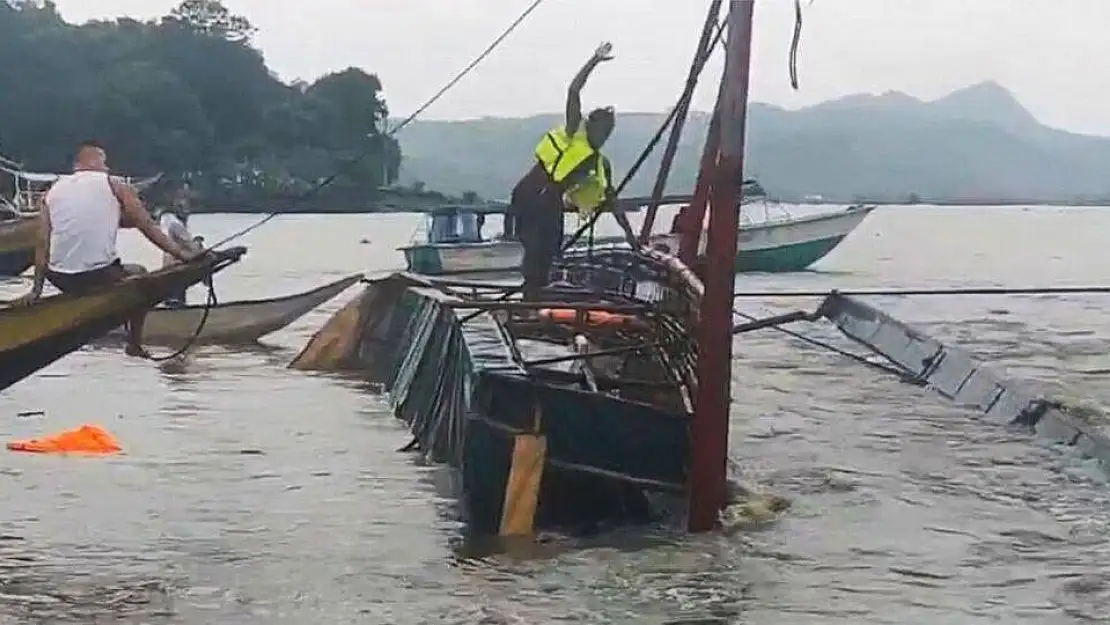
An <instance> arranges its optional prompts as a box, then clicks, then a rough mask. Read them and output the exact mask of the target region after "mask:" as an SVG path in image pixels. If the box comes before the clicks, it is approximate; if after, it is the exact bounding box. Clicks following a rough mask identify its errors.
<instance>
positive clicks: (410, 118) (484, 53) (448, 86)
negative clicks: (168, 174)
mask: <svg viewBox="0 0 1110 625" xmlns="http://www.w3.org/2000/svg"><path fill="white" fill-rule="evenodd" d="M543 2H544V0H533V2H532V4H531V5H529V6H528V8H526V9H525V10H524V11H523V12H522V13H521V14H520V15H519V16H518V17H517V18H516V19H515V20H513V22H512V23H511V24H509V27H508V28H506V29H505V30H504V31H503V32H502V33H501V34H500V35H499V36H498V37H497V38H496V39H494V40H493V43H491V44H490V45H489V46H488V47H486V49H485V50H483V51H482V53H481V54H479V55H478V56H477V57H475V59H474V60H473V61H471V62H470V64H468V65H467V66H466V67H464V68H463V69H462V71H460V72H459V73H458V74H456V75H455V77H454V78H452V79H451V80H450V81H448V82H447V84H446V85H444V86H443V88H442V89H440V90H439V91H437V92H436V93H435V95H433V96H432V97H430V98H428V100H427V101H425V102H424V104H422V105H420V107H418V108H417V109H416V111H414V112H413V113H412V115H409V116H408V117H406V118H405V119H404V120H402V121H401V122H400V123H399V124H397V125H396V126H394V127H393V128H392V129H391V130H389V131H387V132H386V133H384V136H385V137H392V136H393V135H395V134H397V133H398V132H400V130H401V129H402V128H404V127H405V126H407V125H409V123H411V122H412V121H413V120H414V119H416V118H417V117H418V116H419V115H420V114H421V113H423V112H424V111H426V110H427V109H428V107H430V106H431V105H432V104H434V103H435V102H436V101H437V100H439V99H440V98H441V97H443V95H444V94H445V93H447V92H448V91H450V90H451V88H452V87H454V86H455V85H456V84H458V82H459V81H460V80H462V79H463V78H464V77H466V75H467V74H469V73H470V72H472V71H474V69H475V68H476V67H477V66H478V64H479V63H481V62H482V61H484V60H485V59H486V58H487V57H488V56H489V55H490V54H492V53H493V51H494V50H496V49H497V47H498V46H500V45H501V43H502V42H503V41H504V40H505V39H506V38H507V37H508V36H509V35H510V34H512V32H513V31H514V30H516V29H517V27H518V26H520V24H521V23H522V22H524V20H525V18H527V17H528V16H529V15H531V13H532V12H533V11H535V10H536V9H537V8H538V7H539V6H540V5H541V4H543ZM372 153H373V151H372V150H363V151H362V152H361V153H360V154H359V155H358V156H356V157H354V158H353V159H350V160H348V161H347V162H345V163H343V164H342V165H340V166H339V168H338V169H336V171H335V172H334V173H332V174H331V175H330V176H328V177H327V178H324V179H323V180H321V181H320V182H318V183H317V184H316V185H315V186H313V187H312V188H311V189H309V190H308V191H305V192H304V193H302V194H301V195H298V196H296V197H294V198H293V200H292V201H291V202H290V203H291V204H293V205H296V204H297V203H299V202H304V201H305V200H307V199H310V198H312V197H313V196H315V195H316V194H317V193H319V192H320V191H322V190H324V189H325V188H326V187H327V186H328V185H330V184H331V183H332V182H334V181H335V179H336V178H338V177H339V176H342V175H343V174H345V173H346V172H347V171H349V170H350V168H352V167H354V166H355V165H357V164H359V163H361V162H362V161H364V160H366V158H367V157H368V156H370V155H371V154H372ZM283 212H288V211H274V212H272V213H269V214H268V215H266V216H265V217H263V218H262V219H260V220H258V221H257V222H256V223H254V224H251V225H250V226H247V227H246V228H243V229H242V230H240V231H238V232H236V233H235V234H232V235H231V236H229V237H227V238H225V239H223V240H221V241H219V242H217V243H215V244H213V245H212V246H210V247H208V248H207V250H213V249H216V248H218V247H220V246H221V245H226V244H227V243H230V242H231V241H234V240H235V239H238V238H239V237H242V236H243V235H246V234H247V233H249V232H251V231H253V230H255V229H257V228H259V227H260V226H262V225H263V224H265V223H267V222H269V221H270V220H272V219H273V218H274V217H277V216H278V215H280V214H281V213H283Z"/></svg>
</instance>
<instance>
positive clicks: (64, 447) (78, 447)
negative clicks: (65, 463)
mask: <svg viewBox="0 0 1110 625" xmlns="http://www.w3.org/2000/svg"><path fill="white" fill-rule="evenodd" d="M8 449H10V450H12V451H26V452H31V453H39V454H114V453H119V452H120V451H122V450H121V448H120V446H119V443H117V442H116V439H114V438H112V435H111V434H109V433H107V432H105V431H104V428H102V427H100V426H97V425H82V426H81V427H79V428H75V429H72V430H66V431H64V432H59V433H58V434H54V435H53V436H47V437H45V438H35V439H31V440H27V441H12V442H10V443H8Z"/></svg>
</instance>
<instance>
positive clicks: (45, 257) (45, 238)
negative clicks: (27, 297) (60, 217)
mask: <svg viewBox="0 0 1110 625" xmlns="http://www.w3.org/2000/svg"><path fill="white" fill-rule="evenodd" d="M38 220H39V228H38V234H37V235H36V236H35V281H34V283H33V285H32V286H31V293H32V294H33V296H34V297H38V296H39V295H40V294H42V286H43V283H44V282H45V281H46V264H47V262H48V261H49V260H50V229H51V226H50V211H48V210H46V207H43V208H42V209H41V210H40V211H39V216H38Z"/></svg>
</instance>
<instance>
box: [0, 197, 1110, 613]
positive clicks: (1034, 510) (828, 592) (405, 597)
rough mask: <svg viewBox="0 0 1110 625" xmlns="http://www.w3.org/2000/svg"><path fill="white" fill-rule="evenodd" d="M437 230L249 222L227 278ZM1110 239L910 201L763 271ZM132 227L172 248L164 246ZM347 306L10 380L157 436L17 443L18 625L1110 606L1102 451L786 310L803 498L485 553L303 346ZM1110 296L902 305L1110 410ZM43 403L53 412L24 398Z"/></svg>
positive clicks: (1051, 251) (333, 268)
mask: <svg viewBox="0 0 1110 625" xmlns="http://www.w3.org/2000/svg"><path fill="white" fill-rule="evenodd" d="M251 220H252V218H251V217H246V216H235V217H231V216H202V217H198V218H196V219H195V221H196V225H195V226H194V227H195V229H196V230H198V231H199V232H202V233H203V234H205V235H207V236H208V238H209V239H210V240H214V239H215V238H217V237H219V236H220V235H221V234H225V233H230V232H233V231H235V230H236V229H238V228H239V227H242V226H243V225H245V224H246V223H248V222H250V221H251ZM415 223H416V218H414V217H413V216H406V215H396V216H385V217H375V218H368V217H361V216H342V217H289V218H283V219H278V220H275V221H274V222H272V223H271V224H269V225H267V226H266V227H264V228H262V229H260V230H258V231H256V232H254V233H252V234H251V235H250V236H249V237H248V238H247V240H246V243H247V244H248V245H250V246H251V252H250V254H249V255H248V257H247V258H246V259H245V260H244V261H243V262H242V263H241V264H240V265H238V266H235V267H233V268H231V269H229V270H228V271H226V272H225V273H224V274H221V275H220V276H219V278H218V279H217V284H218V289H219V294H220V296H221V299H223V300H231V299H241V298H251V297H265V296H273V295H278V294H283V293H289V292H295V291H299V290H302V289H305V288H308V287H310V286H315V285H317V284H320V283H323V282H325V281H328V280H330V279H332V278H334V277H337V276H339V275H343V274H346V273H349V272H351V271H352V270H355V271H357V270H360V269H368V270H372V271H378V270H386V269H390V268H394V267H397V266H399V264H400V257H399V255H398V254H396V253H395V252H393V251H392V250H393V248H394V247H395V246H396V245H397V244H400V243H403V242H405V241H407V239H408V238H409V236H410V234H411V231H412V228H413V227H414V225H415ZM363 238H365V239H367V240H368V243H360V239H363ZM1108 245H1110V212H1107V211H1099V210H1080V209H1074V210H1065V209H1004V210H990V209H930V208H891V209H882V210H879V211H877V212H876V213H875V214H874V215H872V216H871V217H870V218H869V219H868V220H867V221H866V222H865V223H864V225H863V226H862V227H861V228H860V230H859V231H857V232H856V233H855V234H854V235H853V236H852V238H851V239H849V241H848V242H846V243H845V244H844V245H843V246H842V248H840V249H839V250H837V251H836V252H835V253H834V254H833V255H831V256H829V257H828V258H827V259H826V260H825V261H823V262H822V263H821V264H820V266H819V270H820V271H818V272H812V273H807V274H801V275H793V276H778V277H775V276H754V277H752V276H749V277H741V278H740V279H739V281H738V284H739V285H740V288H741V289H763V288H768V289H770V288H777V289H813V288H833V287H839V288H851V287H872V286H902V287H908V286H922V285H932V286H956V285H968V284H977V285H985V284H999V285H1013V286H1031V285H1048V284H1100V283H1107V281H1108V278H1110V257H1108V256H1107V255H1106V254H1105V253H1104V252H1103V251H1104V250H1105V249H1107V246H1108ZM126 248H127V252H128V253H129V256H130V258H132V259H139V260H143V261H145V262H147V263H148V264H149V265H153V264H154V263H155V262H156V260H157V258H158V254H157V253H156V252H154V251H153V250H151V249H149V248H148V247H146V246H145V245H143V244H140V243H139V242H137V241H133V240H128V242H127V245H126ZM20 288H24V287H23V286H22V285H18V284H17V285H10V284H9V285H5V286H3V287H0V292H2V293H3V294H5V295H12V294H14V293H15V292H17V291H18V290H19V289H20ZM194 297H199V293H194ZM343 299H344V298H340V299H339V300H337V301H335V302H333V303H331V304H330V305H329V306H327V307H325V308H324V309H322V310H319V311H317V312H315V313H314V314H312V315H310V316H308V317H307V318H305V319H302V320H301V321H300V322H298V323H297V324H295V325H294V326H293V327H291V328H290V329H288V330H287V331H283V332H281V333H279V334H276V335H274V336H272V337H271V338H270V339H268V341H267V343H268V345H269V346H270V347H269V348H268V349H260V350H257V351H254V352H249V353H232V352H225V351H220V350H218V349H212V350H206V351H203V352H201V353H200V354H198V356H197V358H196V360H195V362H193V363H192V365H191V366H190V367H189V368H188V370H187V371H186V372H184V373H176V374H170V373H163V372H160V371H159V370H158V369H157V368H155V367H153V366H151V365H150V364H147V363H142V362H135V361H132V360H129V359H126V358H124V357H123V356H122V354H120V353H119V352H118V349H111V350H109V349H99V350H85V351H82V352H79V353H77V354H74V355H72V356H70V357H68V358H66V359H64V360H62V361H60V362H58V363H57V364H55V365H54V366H52V367H50V368H48V369H46V370H44V371H42V372H41V373H39V374H38V375H36V376H34V377H32V378H30V379H28V380H26V381H24V382H21V383H20V384H18V385H16V386H15V387H13V388H11V389H10V390H9V391H7V392H5V393H4V396H3V397H2V398H0V413H2V414H4V415H7V416H6V417H5V418H4V419H0V436H2V437H3V438H4V439H12V438H23V437H30V436H35V435H38V434H41V433H43V432H46V431H50V430H55V429H61V428H66V427H71V426H75V425H77V424H80V423H83V422H96V423H100V424H102V425H104V426H105V427H106V428H108V429H109V431H111V432H112V433H114V434H115V435H116V436H117V437H118V438H119V439H120V441H121V442H122V444H123V445H124V447H125V450H126V452H127V453H126V455H123V456H120V457H118V458H113V459H76V458H50V457H31V456H21V455H17V454H11V453H8V454H6V455H4V456H3V460H2V461H0V489H2V493H3V498H4V501H5V505H4V506H3V511H2V512H0V623H23V622H41V623H57V622H66V621H71V622H82V623H88V622H118V623H197V624H202V623H204V624H206V623H236V624H239V623H242V624H251V623H259V624H262V623H266V624H279V623H297V624H300V623H328V624H334V625H339V624H341V623H396V624H405V625H407V624H416V623H483V624H485V623H489V624H500V623H544V622H564V623H661V622H666V621H673V620H676V619H681V618H686V619H697V618H701V619H711V618H717V619H720V620H719V621H708V622H736V623H751V624H774V625H787V624H792V623H797V624H810V623H813V624H820V623H901V624H915V623H922V624H929V625H941V624H946V623H953V624H959V625H971V624H977V623H1053V624H1054V623H1071V622H1083V621H1084V620H1093V619H1096V618H1101V617H1102V616H1103V615H1105V614H1106V613H1107V611H1108V610H1110V573H1107V572H1106V571H1110V540H1108V539H1107V533H1106V523H1107V518H1108V514H1110V485H1107V484H1106V480H1105V479H1104V478H1103V477H1102V475H1101V474H1099V473H1098V472H1097V471H1096V470H1095V469H1094V468H1093V467H1091V466H1089V463H1086V462H1084V461H1082V460H1081V459H1079V458H1077V457H1076V456H1075V455H1074V454H1073V453H1071V452H1070V451H1066V450H1065V451H1061V450H1058V449H1055V448H1053V447H1052V446H1051V445H1049V444H1047V443H1044V442H1041V441H1037V440H1034V439H1032V438H1031V437H1030V436H1028V435H1026V433H1024V432H1018V431H1011V430H1007V429H1005V428H1000V427H995V426H992V425H987V424H983V423H980V422H978V421H977V420H976V418H975V416H974V415H971V414H967V413H964V412H962V411H960V410H958V409H955V408H953V407H951V406H949V405H947V404H946V403H945V402H944V401H943V400H941V399H939V398H937V397H935V396H932V395H930V394H929V393H928V392H927V391H923V390H921V389H917V388H913V387H909V386H906V385H902V384H899V383H898V382H897V381H894V380H891V379H887V378H884V377H881V376H879V375H877V374H876V373H874V372H873V371H871V370H865V369H862V368H860V367H859V366H854V365H852V364H851V363H848V362H845V361H844V360H843V359H840V358H838V357H837V356H835V355H831V354H827V353H823V352H821V351H817V350H815V349H813V348H810V347H806V346H805V345H802V344H799V343H797V342H796V341H793V340H792V339H789V338H786V337H783V336H782V335H779V334H776V333H774V332H762V333H758V334H750V335H746V336H742V337H740V338H738V339H737V342H736V351H737V361H736V364H735V367H734V377H735V381H736V382H735V387H734V392H733V394H734V397H735V398H736V400H735V401H736V406H735V410H734V413H733V414H734V418H733V424H734V429H733V439H732V454H733V458H734V459H735V460H736V462H737V464H738V466H739V467H741V468H742V469H743V471H744V474H745V475H744V477H745V478H746V479H748V480H750V481H754V482H756V483H758V484H760V485H762V486H764V487H766V488H768V489H770V490H773V491H775V492H777V493H781V494H786V495H789V496H790V497H792V498H793V499H794V507H793V509H792V510H791V511H790V512H789V513H788V514H787V515H786V516H785V518H783V519H782V520H780V521H779V522H777V523H775V524H773V525H771V526H769V527H766V528H763V529H761V530H759V531H751V532H747V533H741V534H736V535H733V536H731V537H719V536H718V537H702V538H687V537H681V536H678V535H672V534H670V533H668V532H665V531H658V532H657V533H655V534H653V535H649V536H645V535H643V534H639V535H635V536H631V535H630V536H623V535H616V536H606V537H603V538H601V539H595V540H594V541H593V542H591V543H585V544H577V545H571V544H564V543H563V542H561V541H560V542H556V543H555V544H552V545H547V546H545V547H544V548H543V549H538V550H534V551H533V553H531V554H529V556H528V557H524V556H520V555H516V556H493V557H488V558H484V559H481V560H476V561H464V562H460V561H459V560H458V558H457V557H455V555H454V554H455V551H454V549H453V545H454V542H455V538H456V537H457V533H458V528H457V527H456V525H455V524H454V522H453V521H452V520H451V516H450V514H448V512H449V508H450V501H449V500H446V499H444V498H442V496H441V495H440V494H439V493H440V492H442V489H438V488H437V482H438V481H439V480H440V479H441V478H442V477H443V476H442V473H441V472H439V471H437V470H436V469H433V468H429V467H423V466H419V465H418V464H416V463H415V462H414V460H413V458H412V457H410V456H408V455H405V454H401V453H397V452H396V451H395V450H396V449H397V448H398V447H400V446H402V445H404V444H405V443H406V442H407V437H406V435H405V434H404V432H403V430H402V429H401V428H400V427H399V426H398V425H397V424H396V423H395V422H394V421H393V419H392V418H391V417H389V416H388V415H387V414H386V412H385V411H384V405H383V403H382V401H381V400H380V399H379V398H376V397H375V396H374V395H372V394H370V393H369V392H367V390H366V389H364V388H362V387H361V386H360V385H359V383H357V382H353V381H350V380H344V379H339V378H336V377H333V376H324V375H306V374H302V373H297V372H292V371H288V370H286V369H285V368H284V365H285V364H286V363H287V362H288V361H289V360H290V359H291V358H292V356H293V355H294V354H295V353H296V350H297V349H299V348H300V347H301V346H302V345H303V344H304V342H305V340H306V339H307V338H308V336H309V335H310V334H311V332H312V331H313V330H315V329H316V328H318V327H319V325H320V324H321V323H322V322H323V321H324V320H325V319H326V318H327V316H328V315H329V314H330V312H332V311H334V310H335V309H336V308H337V307H338V306H339V305H340V304H341V303H342V301H343ZM1108 302H1110V300H1108V299H1107V298H1106V297H1102V296H1091V297H1055V298H1053V297H1008V298H986V297H981V298H963V299H956V298H913V299H898V298H888V299H887V300H885V301H881V304H882V305H883V306H884V307H885V308H887V309H888V310H890V311H892V312H893V313H894V314H895V315H897V316H899V317H901V318H903V319H907V320H911V321H914V322H917V323H919V324H921V325H922V326H924V327H925V328H926V329H927V330H928V331H930V332H932V333H935V334H937V335H940V336H943V337H946V338H950V339H955V340H958V341H960V342H961V343H963V344H965V345H967V346H970V347H972V348H973V349H975V350H977V351H979V352H980V353H981V354H984V355H985V356H988V357H989V358H992V359H995V360H999V361H1003V362H1004V363H1005V364H1007V365H1008V366H1010V368H1011V369H1012V370H1013V371H1014V372H1016V373H1020V374H1021V375H1026V376H1030V377H1036V378H1040V379H1043V380H1047V381H1050V382H1064V383H1066V384H1068V385H1069V386H1070V387H1071V389H1072V392H1073V393H1074V394H1076V395H1077V396H1081V397H1086V398H1092V399H1095V400H1104V401H1107V402H1108V403H1110V378H1108V377H1107V376H1108V372H1110V355H1108V354H1107V339H1108V337H1110V321H1108V320H1107V317H1106V315H1105V314H1104V311H1105V310H1106V308H1107V306H1106V304H1107V303H1108ZM815 304H816V302H814V301H804V300H803V301H796V300H777V301H774V302H767V301H754V302H753V301H746V302H743V303H742V308H743V310H744V311H745V312H749V313H753V314H760V313H762V312H768V311H771V310H776V311H782V310H786V309H790V308H792V307H796V306H805V307H810V306H813V305H815ZM807 332H813V333H814V334H816V335H818V336H822V337H825V338H835V337H834V336H833V334H832V332H831V331H829V330H828V328H820V327H816V328H810V329H807ZM30 410H43V411H45V413H46V415H45V416H37V417H23V418H17V417H16V416H15V415H16V414H17V413H19V412H21V411H30Z"/></svg>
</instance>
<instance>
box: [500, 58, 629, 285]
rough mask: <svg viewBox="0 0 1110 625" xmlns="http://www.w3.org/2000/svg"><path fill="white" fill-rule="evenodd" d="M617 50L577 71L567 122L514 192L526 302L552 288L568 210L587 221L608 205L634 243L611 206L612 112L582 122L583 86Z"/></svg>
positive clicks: (546, 139)
mask: <svg viewBox="0 0 1110 625" xmlns="http://www.w3.org/2000/svg"><path fill="white" fill-rule="evenodd" d="M612 50H613V46H612V44H609V43H603V44H601V45H600V46H599V47H598V48H597V50H596V51H595V52H594V54H593V56H591V57H590V60H588V61H586V64H585V65H583V66H582V69H580V70H579V71H578V74H577V75H576V76H575V77H574V80H573V81H571V83H570V88H569V89H568V91H567V108H566V123H565V124H562V125H559V126H557V127H555V128H553V129H552V130H551V131H550V132H548V133H546V134H545V135H544V136H543V137H541V138H540V141H539V143H538V144H537V145H536V150H535V158H536V160H535V163H534V164H533V166H532V168H531V169H530V170H529V171H528V173H526V174H525V175H524V177H523V178H521V179H520V181H519V182H517V184H516V187H514V188H513V195H512V206H511V208H510V213H511V215H510V219H511V220H512V221H515V222H516V223H515V224H514V226H515V227H514V228H513V229H514V230H516V232H517V234H518V236H519V237H520V242H521V245H523V247H524V258H523V260H522V262H521V273H522V274H523V276H524V289H523V293H524V297H525V298H526V299H536V298H537V296H538V292H539V290H540V289H542V288H543V287H545V286H547V284H548V274H549V273H550V271H551V263H552V262H553V261H554V260H555V257H556V255H558V253H559V250H560V249H561V247H562V245H563V238H564V234H563V212H564V211H566V210H573V211H576V212H578V214H579V216H580V217H581V218H583V219H588V218H590V217H592V216H593V214H594V213H595V212H596V211H599V210H602V209H603V208H607V206H606V204H607V203H608V205H609V206H608V207H611V208H612V210H613V213H614V216H616V218H617V223H619V224H620V226H621V228H622V229H624V231H625V235H626V236H627V237H628V239H629V241H634V240H635V235H634V234H633V232H632V227H631V225H630V224H629V223H628V218H627V217H626V216H625V215H624V213H623V212H620V211H618V210H617V207H616V205H615V204H613V203H612V202H611V200H612V199H614V197H613V196H614V192H613V170H612V166H611V165H610V163H609V159H608V158H606V157H605V155H603V154H602V153H601V147H602V146H603V145H605V141H606V140H607V139H608V138H609V135H610V134H612V132H613V126H614V125H615V123H616V119H615V115H614V113H613V109H612V107H607V108H599V109H595V110H594V111H592V112H591V113H590V114H589V115H587V116H586V118H585V120H583V119H582V102H581V97H580V94H581V91H582V87H583V86H585V84H586V80H587V79H588V78H589V77H590V73H591V72H593V70H594V68H596V67H597V66H598V65H599V64H601V63H604V62H605V61H609V60H611V59H612V58H613V56H612Z"/></svg>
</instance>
